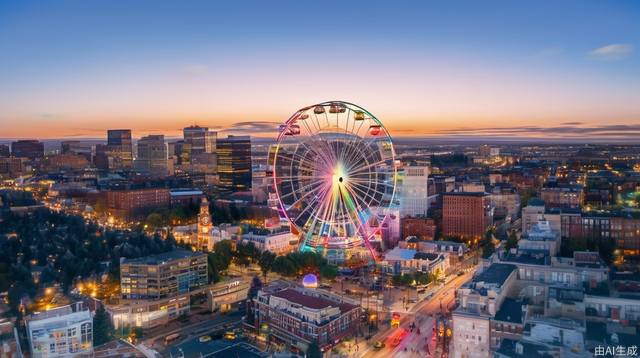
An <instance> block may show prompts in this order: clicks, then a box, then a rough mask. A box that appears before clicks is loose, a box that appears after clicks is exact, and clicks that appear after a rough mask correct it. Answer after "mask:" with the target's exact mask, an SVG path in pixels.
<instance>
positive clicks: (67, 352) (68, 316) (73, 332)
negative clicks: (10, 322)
mask: <svg viewBox="0 0 640 358" xmlns="http://www.w3.org/2000/svg"><path fill="white" fill-rule="evenodd" d="M26 321H27V334H28V336H29V345H30V349H31V355H32V357H34V358H45V357H46V358H51V357H78V356H83V355H89V354H91V352H92V351H93V318H92V317H91V313H90V312H89V310H88V309H85V308H84V307H83V305H82V302H76V303H74V304H71V305H68V306H62V307H58V308H54V309H51V310H48V311H44V312H38V313H34V314H33V315H31V316H29V317H27V318H26Z"/></svg>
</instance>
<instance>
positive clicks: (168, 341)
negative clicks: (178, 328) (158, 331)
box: [164, 333, 180, 345]
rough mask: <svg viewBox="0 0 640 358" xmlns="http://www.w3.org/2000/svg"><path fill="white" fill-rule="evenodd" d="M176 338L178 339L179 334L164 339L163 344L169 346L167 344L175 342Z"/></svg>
mask: <svg viewBox="0 0 640 358" xmlns="http://www.w3.org/2000/svg"><path fill="white" fill-rule="evenodd" d="M178 338H180V333H173V334H170V335H168V336H166V337H164V344H165V345H169V344H171V343H173V342H175V341H176V340H177V339H178Z"/></svg>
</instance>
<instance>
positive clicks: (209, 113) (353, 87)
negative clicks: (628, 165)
mask: <svg viewBox="0 0 640 358" xmlns="http://www.w3.org/2000/svg"><path fill="white" fill-rule="evenodd" d="M332 9H334V10H332ZM637 10H638V5H637V4H633V3H628V2H612V3H596V2H586V3H585V2H577V1H575V2H573V1H572V2H565V3H562V4H554V7H553V8H551V7H550V6H540V4H539V3H536V2H519V3H517V4H516V3H510V2H492V3H490V4H487V3H483V4H482V5H478V4H474V3H471V2H460V3H457V4H422V3H415V2H403V3H400V4H393V5H389V4H384V3H382V2H377V3H373V4H370V3H368V4H367V6H366V7H365V6H363V4H362V3H359V2H352V3H349V4H342V3H337V2H333V3H328V4H327V5H326V6H325V7H323V8H319V7H318V6H316V5H314V4H312V3H308V2H296V3H292V2H283V3H276V4H273V3H269V4H261V3H243V4H212V3H207V2H195V3H191V5H190V6H189V7H182V6H178V5H174V4H170V3H166V2H144V1H143V2H138V3H136V4H128V5H127V6H126V7H125V6H124V5H120V4H114V3H91V4H84V3H82V4H81V3H78V2H73V1H72V2H66V3H57V2H55V3H54V2H51V3H37V4H36V3H31V2H26V3H25V2H22V3H20V4H6V3H5V4H2V5H0V33H2V34H3V35H2V36H0V53H3V56H0V78H3V80H2V81H0V92H2V93H3V96H1V98H0V107H1V108H3V109H2V110H1V111H0V124H2V129H1V130H0V138H3V139H10V138H42V139H52V138H69V137H78V138H99V137H103V136H104V133H105V131H106V130H107V129H108V128H131V129H132V130H133V132H134V136H135V137H136V138H139V137H142V136H145V135H148V134H165V135H167V136H168V137H171V136H178V134H179V132H180V130H181V129H182V128H183V127H185V126H188V125H192V124H198V125H201V126H208V127H209V128H211V129H213V130H218V131H222V132H228V133H236V134H251V135H253V136H264V137H272V136H274V135H275V133H276V129H277V126H278V124H279V123H281V122H283V121H284V120H286V119H287V118H288V117H289V116H290V115H291V114H292V113H293V112H294V111H295V110H297V109H298V108H300V107H302V106H305V105H308V104H310V103H319V102H322V101H326V100H334V99H335V100H345V101H349V102H354V103H359V104H361V105H363V106H364V107H365V108H367V109H368V110H369V111H371V112H372V113H374V114H375V115H376V116H378V117H379V118H380V119H381V120H382V121H383V123H384V124H385V125H386V126H387V127H388V128H389V130H390V132H391V134H392V135H393V136H394V137H404V136H428V137H461V138H464V137H465V136H473V137H477V136H480V137H495V138H525V139H526V138H551V139H582V138H584V139H594V138H595V139H598V140H601V141H604V140H612V141H625V140H626V141H628V140H633V139H635V138H637V137H638V136H639V135H640V126H639V125H638V124H637V123H638V122H640V121H638V118H639V116H640V110H639V109H638V108H637V105H636V103H639V102H640V78H639V77H640V56H638V46H639V44H640V25H639V24H640V12H639V11H637ZM569 16H570V17H571V21H568V17H569Z"/></svg>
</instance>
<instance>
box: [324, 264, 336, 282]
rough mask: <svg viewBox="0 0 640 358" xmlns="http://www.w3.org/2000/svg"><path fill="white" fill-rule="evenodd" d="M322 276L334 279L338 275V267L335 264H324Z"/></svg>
mask: <svg viewBox="0 0 640 358" xmlns="http://www.w3.org/2000/svg"><path fill="white" fill-rule="evenodd" d="M320 276H321V277H322V278H325V279H327V280H333V279H334V278H336V276H338V267H336V266H334V265H324V266H322V267H321V268H320Z"/></svg>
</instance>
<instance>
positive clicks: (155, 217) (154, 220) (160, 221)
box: [145, 213, 166, 228]
mask: <svg viewBox="0 0 640 358" xmlns="http://www.w3.org/2000/svg"><path fill="white" fill-rule="evenodd" d="M145 223H146V224H147V225H149V227H152V228H157V227H162V226H164V225H165V223H166V222H165V220H164V218H163V217H162V215H161V214H159V213H151V214H149V215H148V216H147V219H146V220H145Z"/></svg>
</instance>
